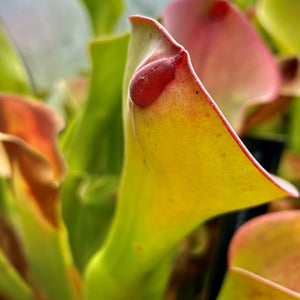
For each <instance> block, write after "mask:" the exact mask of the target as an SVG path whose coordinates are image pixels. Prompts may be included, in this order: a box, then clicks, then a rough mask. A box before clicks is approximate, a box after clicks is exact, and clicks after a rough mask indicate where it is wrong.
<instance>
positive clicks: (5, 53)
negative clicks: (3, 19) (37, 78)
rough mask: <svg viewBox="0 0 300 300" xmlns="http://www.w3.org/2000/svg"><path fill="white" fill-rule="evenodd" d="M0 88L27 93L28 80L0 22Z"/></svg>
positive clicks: (6, 90)
mask: <svg viewBox="0 0 300 300" xmlns="http://www.w3.org/2000/svg"><path fill="white" fill-rule="evenodd" d="M0 46H1V47H0V65H1V68H0V90H1V91H4V92H11V93H20V94H28V93H29V90H30V88H29V81H28V78H27V75H26V72H25V68H24V66H23V63H22V61H21V58H20V57H19V55H18V53H17V51H16V49H15V48H14V47H13V45H12V43H11V41H10V40H9V38H8V36H7V35H6V32H5V31H4V29H3V28H2V26H1V23H0Z"/></svg>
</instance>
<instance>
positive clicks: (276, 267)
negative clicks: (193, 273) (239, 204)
mask: <svg viewBox="0 0 300 300" xmlns="http://www.w3.org/2000/svg"><path fill="white" fill-rule="evenodd" d="M299 257H300V211H285V212H278V213H273V214H267V215H264V216H261V217H258V218H255V219H253V220H251V221H249V222H248V223H246V224H245V225H244V226H243V227H241V228H240V229H239V230H238V232H237V233H236V234H235V236H234V238H233V240H232V241H231V245H230V249H229V256H228V265H229V268H230V271H229V274H228V275H227V279H226V281H225V285H224V287H223V291H222V292H221V295H224V297H223V296H221V297H220V298H219V299H222V300H223V299H229V298H228V297H229V295H230V296H231V297H233V298H237V296H239V297H238V298H240V299H253V296H254V295H259V297H260V298H258V299H273V298H272V297H271V296H273V297H275V295H277V296H276V299H300V288H299V287H300V271H299V270H300V265H299V264H300V263H299V262H300V260H299ZM233 283H234V284H235V289H234V290H233V291H230V289H229V288H228V287H226V285H229V286H232V285H233ZM233 293H236V294H233ZM226 294H228V295H226ZM279 295H280V296H279ZM251 296H252V297H251ZM255 299H257V298H255Z"/></svg>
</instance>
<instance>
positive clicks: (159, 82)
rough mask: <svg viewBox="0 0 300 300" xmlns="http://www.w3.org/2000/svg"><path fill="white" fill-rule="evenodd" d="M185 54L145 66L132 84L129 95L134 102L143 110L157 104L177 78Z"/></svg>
mask: <svg viewBox="0 0 300 300" xmlns="http://www.w3.org/2000/svg"><path fill="white" fill-rule="evenodd" d="M183 53H184V52H181V53H179V54H178V55H176V56H171V57H164V58H159V59H157V60H154V61H152V62H150V63H148V64H146V65H145V66H143V67H142V68H141V69H140V70H139V71H138V72H137V73H136V74H135V75H134V77H133V78H132V80H131V82H130V86H129V93H130V99H131V100H132V102H133V103H135V104H136V105H137V106H139V107H141V108H145V107H148V106H149V105H151V104H152V103H153V102H155V101H156V100H157V98H158V97H159V96H160V94H161V93H162V91H163V90H164V89H165V88H166V86H167V85H168V84H169V83H170V82H171V81H172V80H173V79H174V78H175V72H176V67H177V65H178V64H179V63H180V62H181V61H182V58H183Z"/></svg>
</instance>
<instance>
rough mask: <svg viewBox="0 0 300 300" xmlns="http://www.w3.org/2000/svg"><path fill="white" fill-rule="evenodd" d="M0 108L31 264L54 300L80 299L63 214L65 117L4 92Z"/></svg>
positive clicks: (1, 135) (1, 136)
mask: <svg viewBox="0 0 300 300" xmlns="http://www.w3.org/2000/svg"><path fill="white" fill-rule="evenodd" d="M0 108H1V109H0V132H1V133H0V141H1V142H2V143H3V145H4V149H5V152H6V155H7V157H8V160H9V164H10V168H11V181H12V187H13V191H14V195H15V199H16V208H17V211H18V213H19V215H20V221H21V224H22V230H21V237H22V242H23V245H24V250H25V253H26V257H27V259H28V264H29V266H30V268H31V269H32V271H33V274H34V276H35V279H36V280H37V282H38V283H39V284H40V285H41V287H42V288H43V289H44V291H45V293H46V294H47V296H49V298H50V299H51V298H52V299H66V300H75V299H79V294H80V291H79V289H80V281H79V279H77V271H76V270H75V268H74V266H73V263H72V257H71V254H70V250H69V248H68V244H67V236H66V231H65V228H64V226H63V224H62V220H61V217H60V213H59V202H58V197H59V187H60V182H61V180H62V178H63V176H64V173H65V164H64V160H63V159H62V156H61V154H60V152H59V151H58V148H57V145H56V135H57V133H58V130H59V129H61V128H62V125H63V123H62V120H61V119H60V118H59V117H58V116H57V115H56V114H55V113H54V112H52V111H51V110H50V109H49V108H48V107H46V106H45V105H44V104H42V103H40V102H38V101H33V100H32V99H27V98H24V97H20V96H15V95H8V94H1V95H0ZM41 249H42V251H41ZM58 274H59V276H60V280H59V281H57V280H56V279H57V276H58Z"/></svg>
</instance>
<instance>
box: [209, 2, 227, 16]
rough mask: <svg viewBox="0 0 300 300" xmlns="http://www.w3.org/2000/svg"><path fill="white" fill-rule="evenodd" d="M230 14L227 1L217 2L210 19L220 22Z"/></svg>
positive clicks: (213, 6)
mask: <svg viewBox="0 0 300 300" xmlns="http://www.w3.org/2000/svg"><path fill="white" fill-rule="evenodd" d="M228 12H229V4H228V3H227V1H216V2H215V3H214V4H213V5H212V8H211V11H210V18H211V19H212V20H216V21H218V20H220V19H222V18H224V17H225V16H226V15H227V13H228Z"/></svg>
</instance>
